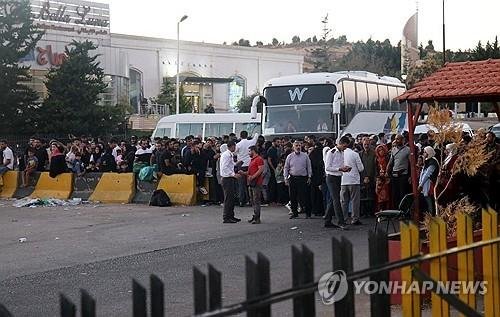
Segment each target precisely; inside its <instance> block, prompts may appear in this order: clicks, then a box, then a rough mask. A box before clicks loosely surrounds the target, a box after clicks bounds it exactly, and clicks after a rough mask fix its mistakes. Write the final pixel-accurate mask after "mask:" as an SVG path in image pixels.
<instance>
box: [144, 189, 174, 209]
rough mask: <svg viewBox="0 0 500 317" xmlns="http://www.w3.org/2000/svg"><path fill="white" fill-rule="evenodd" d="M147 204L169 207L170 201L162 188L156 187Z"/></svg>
mask: <svg viewBox="0 0 500 317" xmlns="http://www.w3.org/2000/svg"><path fill="white" fill-rule="evenodd" d="M149 205H150V206H156V207H170V206H172V202H171V201H170V197H168V195H167V193H165V191H164V190H163V189H157V190H155V191H154V192H153V195H151V200H150V201H149Z"/></svg>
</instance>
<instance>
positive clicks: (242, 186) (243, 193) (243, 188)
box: [238, 166, 249, 205]
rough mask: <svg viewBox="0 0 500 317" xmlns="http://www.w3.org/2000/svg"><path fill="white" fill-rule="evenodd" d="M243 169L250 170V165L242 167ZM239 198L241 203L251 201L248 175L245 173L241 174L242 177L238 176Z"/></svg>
mask: <svg viewBox="0 0 500 317" xmlns="http://www.w3.org/2000/svg"><path fill="white" fill-rule="evenodd" d="M241 170H242V171H244V172H248V166H244V167H241ZM238 199H239V201H240V205H245V204H246V203H247V202H248V201H249V197H248V188H247V177H246V176H245V175H241V177H240V178H238Z"/></svg>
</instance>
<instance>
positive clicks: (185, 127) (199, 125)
mask: <svg viewBox="0 0 500 317" xmlns="http://www.w3.org/2000/svg"><path fill="white" fill-rule="evenodd" d="M260 121H261V117H260V113H258V114H257V116H256V118H254V119H252V118H251V115H250V113H199V114H198V113H182V114H177V115H171V116H166V117H163V118H161V119H160V121H158V124H157V125H156V128H155V130H154V131H153V138H154V137H161V138H163V137H168V138H185V137H186V136H188V135H194V136H201V137H202V138H203V139H205V138H207V137H221V136H223V135H229V134H230V133H235V134H236V135H239V133H240V132H241V131H243V130H246V131H248V134H249V135H253V134H254V133H256V132H258V133H260V132H261V126H260V125H261V123H260Z"/></svg>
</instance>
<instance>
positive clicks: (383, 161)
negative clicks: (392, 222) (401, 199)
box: [375, 144, 391, 211]
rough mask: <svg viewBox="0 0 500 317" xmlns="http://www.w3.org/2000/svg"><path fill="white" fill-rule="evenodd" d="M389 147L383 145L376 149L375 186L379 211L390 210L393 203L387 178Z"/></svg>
mask: <svg viewBox="0 0 500 317" xmlns="http://www.w3.org/2000/svg"><path fill="white" fill-rule="evenodd" d="M387 153H388V150H387V147H386V146H385V145H383V144H381V145H379V146H377V147H376V148H375V158H376V164H377V166H376V169H377V174H378V176H377V181H376V184H375V194H376V196H377V211H381V210H385V209H388V208H389V207H390V206H389V204H390V201H391V188H390V185H389V182H390V178H389V177H386V176H385V175H386V171H387V164H388V163H389V157H388V155H387Z"/></svg>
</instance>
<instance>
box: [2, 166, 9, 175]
mask: <svg viewBox="0 0 500 317" xmlns="http://www.w3.org/2000/svg"><path fill="white" fill-rule="evenodd" d="M8 171H10V168H8V167H7V166H0V175H3V174H5V173H7V172H8Z"/></svg>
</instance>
